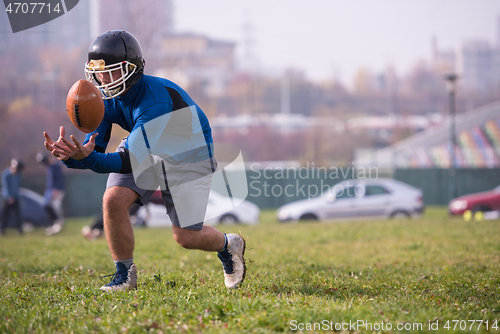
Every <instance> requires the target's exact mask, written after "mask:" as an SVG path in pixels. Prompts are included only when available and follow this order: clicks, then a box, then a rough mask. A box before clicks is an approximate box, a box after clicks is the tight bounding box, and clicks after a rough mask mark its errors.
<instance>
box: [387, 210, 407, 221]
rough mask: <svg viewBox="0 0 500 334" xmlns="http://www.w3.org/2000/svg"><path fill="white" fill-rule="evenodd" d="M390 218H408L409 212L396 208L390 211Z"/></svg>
mask: <svg viewBox="0 0 500 334" xmlns="http://www.w3.org/2000/svg"><path fill="white" fill-rule="evenodd" d="M391 218H392V219H408V218H410V214H409V213H408V212H407V211H405V210H397V211H394V212H393V213H391Z"/></svg>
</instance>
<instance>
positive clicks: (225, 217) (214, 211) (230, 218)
mask: <svg viewBox="0 0 500 334" xmlns="http://www.w3.org/2000/svg"><path fill="white" fill-rule="evenodd" d="M137 216H138V217H139V218H140V221H143V222H144V225H146V226H148V227H171V226H172V222H171V221H170V218H169V216H168V215H167V213H166V209H165V205H164V204H163V200H162V198H161V192H160V191H159V190H157V191H155V193H154V194H153V196H152V197H151V199H150V201H149V202H148V203H147V204H146V205H144V206H143V207H141V208H140V209H139V212H138V213H137ZM206 216H207V217H214V218H211V219H207V220H206V221H205V224H208V225H216V224H240V223H243V224H252V225H253V224H257V223H258V222H259V217H260V209H259V207H258V206H257V205H255V204H253V203H252V202H249V201H246V200H245V201H243V202H242V203H240V204H239V205H238V206H236V207H234V208H233V206H232V202H231V199H230V198H229V197H225V196H222V195H220V194H219V193H216V192H214V191H211V192H210V195H209V198H208V205H207V213H206Z"/></svg>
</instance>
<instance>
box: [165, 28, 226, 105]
mask: <svg viewBox="0 0 500 334" xmlns="http://www.w3.org/2000/svg"><path fill="white" fill-rule="evenodd" d="M235 47H236V44H235V43H234V42H228V41H221V40H215V39H212V38H209V37H207V36H204V35H199V34H191V33H180V34H170V35H168V36H165V37H164V38H163V39H162V41H161V47H160V59H161V60H160V63H159V64H158V67H159V68H160V71H159V72H161V73H159V74H161V75H164V76H166V77H168V78H172V79H173V80H174V81H176V82H179V83H181V84H182V85H189V84H191V83H198V84H201V85H202V87H203V89H204V91H205V92H206V93H207V94H208V95H212V96H217V95H220V94H221V93H222V92H223V91H224V89H225V87H226V86H227V84H228V82H229V80H230V78H231V77H232V75H233V74H234V68H235Z"/></svg>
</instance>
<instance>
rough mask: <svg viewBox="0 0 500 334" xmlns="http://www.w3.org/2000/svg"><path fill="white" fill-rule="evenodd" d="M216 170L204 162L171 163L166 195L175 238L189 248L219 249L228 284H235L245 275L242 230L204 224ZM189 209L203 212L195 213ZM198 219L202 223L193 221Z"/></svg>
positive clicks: (165, 198) (168, 170)
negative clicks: (235, 231) (229, 231)
mask: <svg viewBox="0 0 500 334" xmlns="http://www.w3.org/2000/svg"><path fill="white" fill-rule="evenodd" d="M212 173H213V169H212V168H211V165H210V164H207V163H204V162H201V163H181V164H177V165H174V166H168V168H166V175H164V177H165V180H166V181H167V182H165V189H164V190H163V191H162V198H163V202H164V203H165V207H166V208H167V213H168V215H169V216H170V220H171V221H172V233H173V235H174V239H175V241H176V242H177V243H178V244H179V245H181V246H182V247H184V248H187V249H199V250H203V251H212V252H218V254H217V256H218V257H219V259H220V260H221V261H222V265H223V268H224V280H225V284H226V287H228V288H235V287H237V286H238V285H239V284H240V283H241V282H243V279H244V278H245V273H246V267H245V259H244V257H243V256H244V254H245V240H244V239H243V238H242V237H241V236H240V235H238V234H229V235H226V234H223V233H221V232H219V231H218V230H217V229H216V228H215V227H213V226H207V225H204V224H203V219H204V216H205V212H206V206H207V204H208V198H209V193H210V188H211V183H212V182H211V176H212ZM174 197H175V205H174V199H173V198H174ZM200 209H202V210H200ZM189 211H196V212H198V213H200V215H199V216H198V215H195V216H192V215H190V214H189V213H190V212H189ZM180 217H184V218H185V217H187V219H188V221H186V220H184V221H182V222H181V221H180V219H182V218H180ZM197 219H198V220H197ZM196 221H198V222H199V223H195V224H191V223H192V222H196ZM181 223H183V224H181Z"/></svg>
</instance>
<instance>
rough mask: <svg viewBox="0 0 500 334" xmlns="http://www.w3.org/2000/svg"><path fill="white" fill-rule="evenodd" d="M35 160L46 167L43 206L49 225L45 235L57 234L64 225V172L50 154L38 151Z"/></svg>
mask: <svg viewBox="0 0 500 334" xmlns="http://www.w3.org/2000/svg"><path fill="white" fill-rule="evenodd" d="M36 160H37V161H38V163H40V164H42V165H44V166H45V167H46V168H47V174H46V178H45V192H44V207H45V210H46V211H47V215H48V217H49V220H50V222H51V225H50V226H49V227H48V228H47V229H46V233H47V235H53V234H57V233H59V232H61V230H62V228H63V226H64V213H63V208H62V204H63V199H64V195H65V191H64V174H63V172H62V169H61V164H60V163H59V162H58V161H57V160H56V159H53V158H52V157H51V156H50V155H48V154H44V153H38V154H37V155H36Z"/></svg>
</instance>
